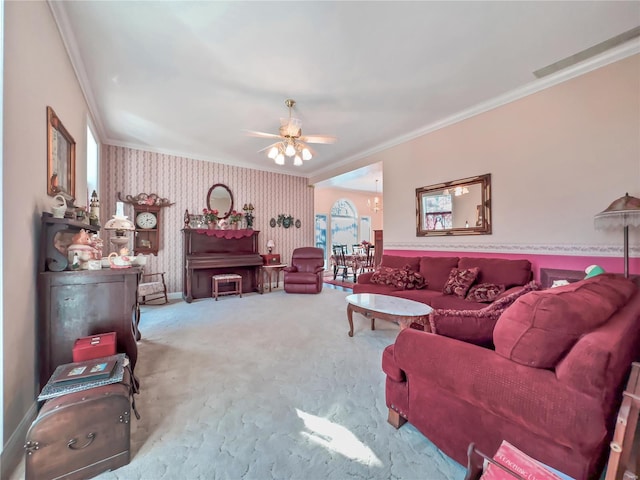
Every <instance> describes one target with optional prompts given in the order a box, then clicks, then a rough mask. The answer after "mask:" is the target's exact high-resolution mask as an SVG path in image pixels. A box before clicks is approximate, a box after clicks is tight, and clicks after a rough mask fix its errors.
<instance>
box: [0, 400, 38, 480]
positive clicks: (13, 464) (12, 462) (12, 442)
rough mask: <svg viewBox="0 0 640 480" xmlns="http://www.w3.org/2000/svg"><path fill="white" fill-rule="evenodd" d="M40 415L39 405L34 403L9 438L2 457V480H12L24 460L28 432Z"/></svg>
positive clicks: (0, 458)
mask: <svg viewBox="0 0 640 480" xmlns="http://www.w3.org/2000/svg"><path fill="white" fill-rule="evenodd" d="M37 415H38V404H37V403H36V402H34V403H33V404H32V405H31V408H29V410H28V411H27V413H26V414H25V416H24V417H23V418H22V421H21V422H20V423H19V424H18V428H16V429H15V430H14V432H13V433H12V434H11V436H10V437H9V440H8V441H7V443H6V444H5V445H4V447H3V449H2V455H1V456H0V478H10V477H11V474H12V473H13V472H14V470H15V469H16V468H17V467H18V465H19V464H20V462H21V461H22V459H23V458H24V442H25V439H26V438H27V431H28V430H29V427H30V426H31V424H32V423H33V421H34V420H35V419H36V416H37Z"/></svg>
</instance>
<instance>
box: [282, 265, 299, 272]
mask: <svg viewBox="0 0 640 480" xmlns="http://www.w3.org/2000/svg"><path fill="white" fill-rule="evenodd" d="M282 270H283V271H284V272H289V273H292V272H297V271H298V267H293V266H289V267H284V268H283V269H282Z"/></svg>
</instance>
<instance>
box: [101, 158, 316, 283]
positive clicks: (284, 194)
mask: <svg viewBox="0 0 640 480" xmlns="http://www.w3.org/2000/svg"><path fill="white" fill-rule="evenodd" d="M100 165H101V167H100V174H101V178H100V192H98V195H99V199H100V223H101V225H104V223H105V222H106V221H107V220H108V219H109V218H111V216H112V215H113V214H114V213H115V211H116V202H117V200H118V192H120V195H121V197H122V198H124V197H125V196H126V195H132V196H135V195H138V194H140V193H147V194H150V193H155V194H157V195H158V196H159V197H162V198H167V199H169V200H170V201H171V202H174V204H173V205H171V206H169V207H164V208H163V209H162V211H161V213H160V221H161V230H162V237H161V243H160V251H159V252H158V256H157V257H155V256H149V257H148V258H147V264H146V266H145V272H149V273H152V272H165V273H166V275H165V278H166V281H167V288H168V290H169V292H181V291H182V267H183V260H182V248H183V247H182V233H181V229H182V228H183V226H184V214H185V210H189V212H190V213H193V214H200V213H202V209H203V208H205V207H206V206H207V204H206V201H207V200H206V197H207V192H208V191H209V188H210V187H211V186H212V185H213V184H214V183H223V184H225V185H227V186H228V187H229V189H230V190H231V192H232V193H233V201H234V208H235V209H237V210H240V209H242V206H243V205H244V204H245V203H252V204H253V206H254V207H255V210H254V212H253V214H254V216H255V220H254V225H253V228H254V229H255V230H259V231H260V236H259V245H260V253H266V251H267V247H266V244H267V240H269V239H271V240H273V241H274V242H275V245H276V246H275V248H274V249H273V253H279V254H280V255H281V259H282V262H283V263H289V262H290V260H291V252H292V251H293V249H294V248H296V247H301V246H312V245H313V240H314V236H313V235H314V217H313V214H314V210H313V208H314V207H313V187H310V186H309V185H308V181H307V178H305V177H296V176H292V175H284V174H278V173H273V172H265V171H261V170H253V169H249V168H242V167H236V166H232V165H225V164H220V163H213V162H208V161H203V160H195V159H191V158H185V157H177V156H174V155H167V154H162V153H155V152H148V151H144V150H137V149H132V148H126V147H118V146H113V145H103V146H102V155H101V159H100ZM124 213H125V215H127V216H128V217H129V218H130V219H133V218H132V217H133V207H132V206H131V205H128V204H125V205H124ZM279 215H286V216H289V215H290V216H292V217H293V218H294V219H295V220H300V227H299V228H296V226H295V222H294V225H293V226H291V227H290V228H284V227H282V226H278V225H277V223H276V226H275V227H271V226H270V220H271V219H272V218H273V219H275V220H276V222H277V220H278V216H279ZM108 236H109V235H108V234H107V233H106V232H104V231H103V232H102V238H103V240H104V243H105V255H106V254H107V253H108V252H106V250H107V248H109V247H107V245H109V239H108ZM132 247H133V244H132V243H131V248H132Z"/></svg>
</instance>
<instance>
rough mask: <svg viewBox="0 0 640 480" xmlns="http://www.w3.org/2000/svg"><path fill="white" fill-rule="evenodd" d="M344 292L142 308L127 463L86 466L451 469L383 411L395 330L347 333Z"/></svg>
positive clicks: (357, 323) (272, 474) (376, 471)
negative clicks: (386, 357)
mask: <svg viewBox="0 0 640 480" xmlns="http://www.w3.org/2000/svg"><path fill="white" fill-rule="evenodd" d="M348 293H349V292H345V291H340V290H337V289H332V288H327V289H324V290H323V291H322V293H321V294H319V295H291V294H286V293H284V292H283V291H282V290H276V291H274V292H272V293H268V294H264V295H259V294H246V295H243V297H242V298H239V297H235V296H226V297H221V298H220V299H219V300H218V301H217V302H216V301H214V300H213V299H201V300H195V301H194V302H193V303H191V304H187V303H184V302H183V301H182V300H177V299H174V300H172V302H171V303H170V304H169V305H165V306H146V307H143V313H142V319H141V323H140V328H141V331H142V335H143V338H142V340H141V341H140V342H139V344H138V346H139V351H138V365H137V366H136V374H137V375H138V377H139V378H140V381H141V385H142V390H141V392H140V394H139V395H138V396H137V406H138V409H139V412H140V414H141V415H142V418H141V419H140V420H138V421H136V420H135V419H133V424H132V437H131V443H132V445H131V446H132V458H131V462H130V463H129V465H126V466H124V467H121V468H119V469H118V470H115V471H113V472H106V473H103V474H101V475H99V476H98V477H96V478H99V479H101V480H106V479H145V480H146V479H148V480H165V479H176V480H191V479H256V480H266V479H287V480H289V479H301V480H302V479H304V480H316V479H317V480H324V479H339V480H342V479H403V480H413V479H415V480H418V479H420V480H445V479H446V480H462V478H464V473H465V470H464V468H463V467H462V466H461V465H459V464H458V463H456V462H454V461H452V460H451V459H449V458H448V457H446V456H445V455H443V454H442V453H441V452H440V451H438V449H436V448H435V447H434V446H433V444H431V443H430V442H429V441H428V440H427V439H426V438H425V437H424V436H423V435H422V434H420V433H419V432H418V431H417V430H415V428H413V427H412V426H411V425H409V424H407V425H405V426H403V427H402V428H400V429H399V430H395V429H394V428H393V427H391V426H390V425H389V424H388V423H387V421H386V417H387V408H386V406H385V400H384V380H385V376H384V374H383V372H382V369H381V366H380V363H381V355H382V350H383V349H384V347H385V346H386V345H389V344H390V343H393V341H394V339H395V337H396V335H397V333H398V331H399V329H398V326H397V325H395V324H391V323H389V322H383V321H381V322H378V324H377V325H376V330H375V331H371V330H369V329H368V327H369V322H368V321H366V320H365V319H364V318H363V317H361V316H359V315H356V316H355V318H354V327H355V334H354V337H353V338H350V337H349V336H348V335H347V331H348V322H347V319H346V303H345V301H344V297H345V296H346V295H347V294H348ZM22 471H24V468H22ZM12 478H20V477H19V476H16V477H12Z"/></svg>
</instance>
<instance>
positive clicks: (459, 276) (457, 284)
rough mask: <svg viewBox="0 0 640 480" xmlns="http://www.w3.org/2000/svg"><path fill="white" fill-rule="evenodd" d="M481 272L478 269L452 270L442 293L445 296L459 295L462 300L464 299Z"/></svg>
mask: <svg viewBox="0 0 640 480" xmlns="http://www.w3.org/2000/svg"><path fill="white" fill-rule="evenodd" d="M479 271H480V269H479V268H478V267H474V268H467V269H461V268H452V269H451V273H449V279H448V280H447V283H445V284H444V288H443V289H442V292H443V293H444V294H445V295H457V296H458V297H460V298H464V297H465V295H466V294H467V291H469V288H471V285H472V284H473V282H475V280H476V277H477V276H478V272H479Z"/></svg>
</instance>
